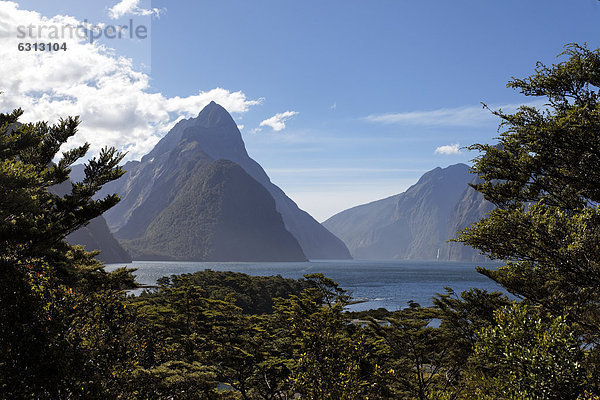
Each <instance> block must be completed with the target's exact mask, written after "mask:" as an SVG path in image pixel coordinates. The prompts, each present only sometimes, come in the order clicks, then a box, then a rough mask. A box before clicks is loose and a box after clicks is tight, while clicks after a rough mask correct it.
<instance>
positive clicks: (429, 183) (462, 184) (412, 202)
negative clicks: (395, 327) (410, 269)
mask: <svg viewBox="0 0 600 400" xmlns="http://www.w3.org/2000/svg"><path fill="white" fill-rule="evenodd" d="M475 179H476V177H474V176H473V175H472V174H470V173H469V167H468V166H467V165H465V164H456V165H452V166H450V167H447V168H444V169H442V168H436V169H434V170H432V171H429V172H427V173H426V174H425V175H423V176H422V177H421V179H419V181H418V182H417V183H416V184H415V185H413V186H411V187H410V188H409V189H408V190H407V191H406V192H404V193H401V194H398V195H395V196H392V197H388V198H386V199H382V200H378V201H375V202H372V203H369V204H364V205H361V206H358V207H354V208H351V209H348V210H346V211H342V212H341V213H338V214H336V215H334V216H333V217H331V218H329V219H328V220H327V221H325V222H324V223H323V225H324V226H325V227H327V228H328V229H329V230H330V231H331V232H333V233H334V234H336V235H337V236H338V237H339V238H341V239H342V240H343V241H344V243H346V245H347V246H348V248H349V249H350V251H351V253H352V256H353V257H355V258H358V259H416V260H436V259H439V260H448V261H456V260H473V261H476V260H483V259H484V258H483V256H481V255H480V254H479V253H478V252H476V251H474V250H472V249H470V248H468V247H465V246H464V245H462V244H460V243H446V241H448V240H449V239H452V238H454V237H455V236H456V232H457V230H459V229H462V228H465V227H467V226H469V225H471V224H472V223H473V222H476V221H478V220H479V219H481V218H482V217H483V216H484V215H485V214H486V213H487V212H489V211H490V210H491V209H492V208H493V206H492V204H491V203H489V202H487V201H486V200H485V199H484V198H483V196H482V195H481V194H480V193H477V192H476V191H475V190H473V189H472V188H471V187H469V186H468V184H469V183H470V182H474V181H475Z"/></svg>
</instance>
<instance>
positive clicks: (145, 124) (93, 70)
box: [0, 1, 262, 159]
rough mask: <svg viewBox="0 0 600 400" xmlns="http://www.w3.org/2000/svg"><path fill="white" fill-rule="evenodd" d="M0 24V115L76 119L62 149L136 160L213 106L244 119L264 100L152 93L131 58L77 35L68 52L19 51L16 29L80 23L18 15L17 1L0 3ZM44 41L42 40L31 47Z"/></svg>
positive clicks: (220, 92) (215, 93)
mask: <svg viewBox="0 0 600 400" xmlns="http://www.w3.org/2000/svg"><path fill="white" fill-rule="evenodd" d="M0 21H2V28H3V29H2V30H3V32H2V33H0V60H2V63H1V64H0V92H3V93H2V94H0V112H8V111H12V110H13V109H14V108H18V107H21V108H22V109H23V110H24V111H25V114H24V115H23V117H21V122H33V121H40V120H44V121H49V122H51V123H53V122H56V121H57V120H58V119H59V118H60V117H66V116H69V115H71V116H73V115H79V116H80V117H81V121H82V122H81V125H80V127H79V132H78V134H77V135H76V136H75V137H73V138H71V139H70V140H69V142H68V143H67V146H65V147H73V146H76V145H80V144H82V143H84V142H86V141H87V142H89V143H90V144H91V149H92V152H93V153H96V152H97V151H98V150H99V149H100V148H102V147H104V146H105V145H111V146H115V147H117V148H118V149H126V150H127V151H128V152H129V154H128V156H127V158H128V159H136V158H139V157H141V156H142V155H144V154H146V153H147V152H148V151H149V150H150V149H152V147H153V146H154V145H155V144H156V142H158V140H159V139H160V138H161V137H162V136H163V135H164V134H165V133H166V132H167V131H168V130H169V129H170V128H171V127H172V126H173V125H174V124H175V123H176V122H177V121H178V120H179V119H181V118H189V117H192V116H195V115H197V114H198V112H199V111H200V110H201V109H202V108H203V107H204V106H205V105H207V104H208V103H209V102H210V101H211V100H214V101H215V102H217V103H219V104H221V105H222V106H223V107H225V108H226V109H227V110H228V111H229V112H232V113H244V112H246V111H248V109H249V108H250V107H251V106H253V105H256V104H260V103H261V101H262V99H258V100H249V99H247V98H246V95H245V94H244V93H243V92H241V91H238V92H231V91H228V90H226V89H223V88H215V89H212V90H208V91H198V92H197V93H196V94H194V95H190V96H187V97H178V96H177V97H167V96H164V95H163V94H162V93H156V92H151V91H150V84H149V77H148V75H146V74H144V73H141V72H139V71H137V70H136V69H135V68H134V67H133V65H132V61H131V60H130V59H127V58H124V57H120V56H118V55H116V54H115V53H114V51H113V50H112V49H108V48H106V47H104V46H101V45H98V44H97V43H93V44H90V43H87V42H86V41H85V40H82V39H79V38H78V37H77V36H75V37H64V38H63V39H61V41H64V42H66V43H67V50H66V51H58V52H48V51H46V52H34V51H29V52H24V51H18V50H17V46H18V43H19V42H22V41H23V39H18V38H17V34H18V31H17V27H19V26H28V25H29V24H33V25H34V26H41V25H44V26H64V25H67V24H68V25H71V26H78V25H79V24H80V21H77V20H76V19H74V18H72V17H66V16H60V15H59V16H55V17H52V18H46V17H43V16H41V15H40V14H39V13H36V12H32V11H26V10H21V9H19V8H18V4H16V3H14V2H8V1H0ZM5 28H6V29H5ZM42 32H43V33H47V32H49V30H48V29H45V30H43V31H42ZM45 39H47V38H45V37H43V36H42V38H40V39H38V40H36V41H37V42H43V41H45ZM48 41H56V40H48ZM63 150H64V149H63Z"/></svg>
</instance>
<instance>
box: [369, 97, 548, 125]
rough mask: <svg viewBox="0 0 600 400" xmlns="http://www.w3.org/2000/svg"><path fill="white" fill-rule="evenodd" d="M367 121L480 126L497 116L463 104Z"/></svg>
mask: <svg viewBox="0 0 600 400" xmlns="http://www.w3.org/2000/svg"><path fill="white" fill-rule="evenodd" d="M544 104H545V101H544V100H536V101H532V102H528V103H524V105H528V106H533V107H543V106H544ZM520 105H521V104H504V105H499V106H490V109H491V110H497V109H501V110H503V111H504V112H514V111H516V109H517V108H518V107H519V106H520ZM364 119H365V120H367V121H369V122H378V123H382V124H398V125H420V126H480V125H485V124H490V123H492V124H493V123H496V124H497V123H498V122H499V121H498V117H496V116H495V115H493V114H492V113H491V112H490V110H488V109H485V108H483V107H482V106H481V105H480V106H465V107H457V108H440V109H437V110H429V111H411V112H399V113H386V114H372V115H369V116H367V117H365V118H364Z"/></svg>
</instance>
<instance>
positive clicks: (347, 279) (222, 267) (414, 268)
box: [107, 260, 501, 311]
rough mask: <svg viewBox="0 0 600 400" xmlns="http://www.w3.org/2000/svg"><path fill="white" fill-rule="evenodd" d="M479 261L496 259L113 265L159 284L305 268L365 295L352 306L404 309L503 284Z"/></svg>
mask: <svg viewBox="0 0 600 400" xmlns="http://www.w3.org/2000/svg"><path fill="white" fill-rule="evenodd" d="M476 265H482V266H485V267H487V268H495V266H496V265H495V264H481V263H478V264H475V263H473V262H444V261H405V260H399V261H387V260H386V261H372V260H369V261H360V260H350V261H348V260H341V261H332V260H326V261H309V262H285V263H273V262H272V263H223V262H165V261H134V262H133V263H130V264H110V265H108V266H107V270H112V269H115V268H117V267H122V266H127V267H128V268H136V269H137V271H136V272H135V275H136V278H137V281H138V282H139V283H141V284H144V285H153V284H155V283H156V280H157V279H158V278H160V277H163V276H170V275H179V274H186V273H193V272H196V271H202V270H205V269H212V270H214V271H234V272H242V273H245V274H248V275H254V276H261V275H262V276H272V275H281V276H283V277H284V278H294V279H298V278H302V277H303V276H304V275H305V274H311V273H317V272H320V273H323V274H324V275H325V276H327V277H329V278H331V279H333V280H334V281H336V282H337V283H339V284H340V286H341V287H342V288H344V289H346V290H348V292H349V294H350V295H352V297H353V298H354V299H355V300H363V302H361V303H358V304H353V305H352V306H350V307H349V309H351V310H355V311H361V310H368V309H376V308H379V307H383V308H387V309H388V310H390V311H391V310H398V309H401V308H404V307H406V306H407V303H408V301H409V300H413V301H416V302H417V303H419V304H421V305H423V306H428V305H431V304H432V297H433V296H434V295H435V294H436V293H444V288H445V287H450V288H452V289H454V291H455V292H456V293H457V294H458V293H460V292H461V291H463V290H466V289H470V288H473V287H476V288H480V289H487V290H489V291H494V290H501V288H500V286H499V285H497V284H496V283H494V282H493V281H491V280H490V279H488V278H487V277H485V276H483V275H481V274H479V273H477V271H476V270H475V267H476Z"/></svg>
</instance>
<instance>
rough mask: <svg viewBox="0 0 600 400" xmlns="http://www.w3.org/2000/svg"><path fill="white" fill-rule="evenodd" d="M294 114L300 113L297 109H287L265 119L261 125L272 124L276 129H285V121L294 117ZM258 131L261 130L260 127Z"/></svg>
mask: <svg viewBox="0 0 600 400" xmlns="http://www.w3.org/2000/svg"><path fill="white" fill-rule="evenodd" d="M294 115H298V112H297V111H286V112H282V113H279V114H275V115H274V116H272V117H271V118H269V119H265V120H264V121H262V122H261V123H260V125H259V126H270V127H271V128H273V130H274V131H277V132H279V131H282V130H284V129H285V123H286V122H287V121H288V120H289V119H290V118H292V117H293V116H294ZM256 132H260V129H258V130H257V131H256Z"/></svg>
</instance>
